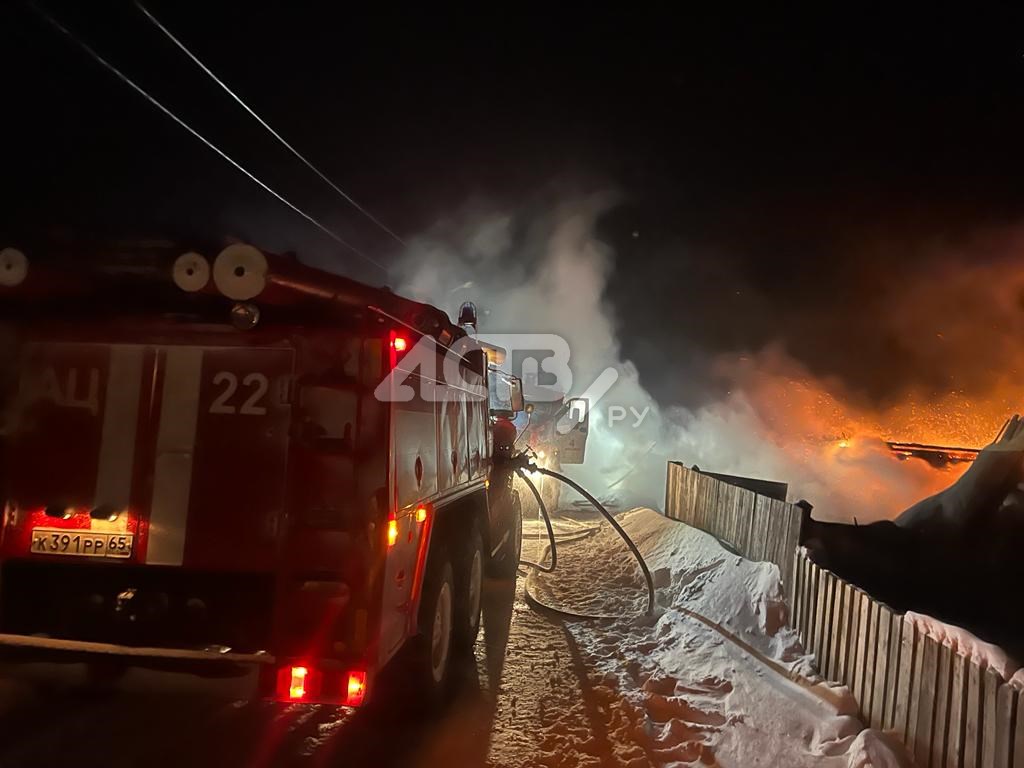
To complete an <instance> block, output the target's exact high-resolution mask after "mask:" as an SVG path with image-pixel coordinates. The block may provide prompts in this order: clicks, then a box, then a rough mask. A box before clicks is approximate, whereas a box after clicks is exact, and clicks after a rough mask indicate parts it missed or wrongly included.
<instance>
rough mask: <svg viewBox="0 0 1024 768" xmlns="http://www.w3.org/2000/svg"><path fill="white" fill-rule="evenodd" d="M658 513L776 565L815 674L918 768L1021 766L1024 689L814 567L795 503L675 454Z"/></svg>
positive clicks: (1023, 765)
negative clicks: (894, 738)
mask: <svg viewBox="0 0 1024 768" xmlns="http://www.w3.org/2000/svg"><path fill="white" fill-rule="evenodd" d="M665 514H666V515H668V516H669V517H672V518H674V519H676V520H681V521H683V522H685V523H687V524H689V525H692V526H694V527H696V528H700V529H702V530H704V531H707V532H708V533H711V534H712V535H714V536H716V537H717V538H719V539H720V540H721V541H723V542H724V543H726V544H727V545H728V546H730V547H732V548H733V549H735V550H736V551H737V552H738V553H739V554H741V555H743V556H744V557H746V558H748V559H751V560H761V561H769V562H773V563H775V564H776V565H778V566H779V570H780V571H781V573H782V580H783V585H784V587H785V589H786V592H787V594H788V595H789V599H790V623H791V625H792V626H793V627H794V628H795V629H796V630H797V632H798V633H799V636H800V640H801V642H802V643H803V646H804V648H805V649H806V650H807V651H808V652H810V653H813V654H814V656H815V658H816V660H817V664H818V669H819V672H820V673H821V675H822V677H824V678H825V679H827V680H831V681H836V682H841V683H843V684H845V685H846V686H848V687H849V689H850V691H851V692H852V693H853V695H854V696H855V698H856V699H857V702H858V706H859V709H860V711H859V715H860V718H861V719H862V720H863V722H864V723H866V724H869V725H871V726H872V727H875V728H881V729H884V730H888V731H893V732H895V733H896V734H897V735H898V736H899V738H900V739H901V740H902V741H903V743H904V745H905V746H906V747H907V750H908V752H909V753H910V754H911V755H912V756H913V759H914V763H915V765H917V766H918V768H1024V691H1021V690H1020V689H1019V688H1018V687H1017V686H1016V685H1013V684H1010V683H1009V682H1007V681H1006V680H1004V679H1003V678H1002V677H1001V676H1000V675H999V674H998V673H997V672H996V671H995V670H994V669H991V668H989V667H988V666H987V665H986V664H985V662H984V661H983V660H974V659H972V658H970V657H969V656H967V655H965V654H963V653H961V652H960V651H959V649H958V648H957V647H956V646H955V643H952V644H950V643H949V642H947V643H943V642H940V641H938V640H936V639H935V638H933V637H932V636H931V635H929V634H928V633H927V632H925V631H924V630H923V629H922V628H921V627H919V626H918V625H917V624H915V623H914V622H912V621H910V620H908V619H906V618H905V617H904V616H903V615H902V614H900V613H897V612H895V611H893V610H892V609H891V608H889V606H887V605H885V604H884V603H880V602H878V601H877V600H874V599H873V598H871V597H870V596H869V595H868V594H867V593H865V592H864V591H863V590H861V589H859V588H858V587H856V586H854V585H853V584H850V583H848V582H846V581H844V580H843V579H841V578H839V577H838V576H836V575H835V574H834V573H832V572H830V571H828V570H825V569H824V568H821V567H819V566H817V565H815V564H814V563H813V562H812V561H811V560H810V559H809V558H808V557H807V556H806V555H805V554H804V552H803V550H801V549H800V547H799V540H800V524H801V519H802V517H801V510H800V509H799V508H798V507H796V506H794V505H792V504H786V503H783V502H779V501H776V500H773V499H767V498H766V497H763V496H759V495H758V494H755V493H752V492H751V491H748V490H746V489H743V488H739V487H737V486H733V485H729V484H728V483H724V482H721V481H719V480H716V479H715V478H712V477H709V476H708V475H703V474H701V473H700V472H697V471H694V470H690V469H687V468H686V467H684V466H683V465H681V464H679V463H677V462H670V463H669V466H668V480H667V483H666V494H665Z"/></svg>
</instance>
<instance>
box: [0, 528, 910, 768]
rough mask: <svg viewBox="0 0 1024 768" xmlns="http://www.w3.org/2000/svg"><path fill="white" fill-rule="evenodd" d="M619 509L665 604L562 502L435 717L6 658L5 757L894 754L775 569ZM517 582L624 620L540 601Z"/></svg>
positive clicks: (728, 758)
mask: <svg viewBox="0 0 1024 768" xmlns="http://www.w3.org/2000/svg"><path fill="white" fill-rule="evenodd" d="M621 520H622V521H623V524H624V525H625V526H626V528H627V529H628V530H629V532H630V534H631V536H632V537H633V538H634V539H635V540H636V542H637V544H638V545H639V547H640V549H641V550H642V551H643V553H644V556H645V559H646V560H647V562H648V563H649V564H650V567H651V569H652V571H653V572H654V574H655V577H656V581H657V584H658V590H657V596H658V611H657V615H656V616H654V617H651V618H646V617H642V616H641V613H642V609H643V603H644V592H643V590H642V589H641V581H640V575H639V571H638V569H637V566H636V564H635V563H634V562H633V560H632V559H631V557H630V555H629V553H628V551H627V550H626V548H625V546H624V545H623V544H622V542H621V541H620V540H619V539H618V538H617V537H616V536H615V534H614V532H613V531H612V530H611V529H610V527H609V526H608V525H607V524H606V523H604V522H600V521H597V520H594V519H583V520H577V521H574V520H572V519H567V518H564V517H563V518H562V519H560V520H559V521H557V526H556V533H557V535H558V536H559V538H562V539H565V541H564V543H563V544H562V545H561V546H560V547H559V564H558V570H557V571H556V572H555V573H554V574H552V575H541V574H536V573H533V574H531V575H529V576H528V577H527V578H525V579H524V578H520V579H519V583H518V585H516V586H515V587H513V585H511V584H507V583H504V584H503V583H499V582H489V583H488V585H487V589H486V591H485V605H484V622H483V632H482V633H481V637H480V640H479V641H478V643H477V646H476V649H475V657H474V658H473V659H467V660H466V661H465V663H464V664H461V665H460V668H459V671H458V674H459V676H460V678H461V687H460V692H459V694H458V696H457V697H456V698H455V700H454V701H453V702H452V703H451V704H450V706H448V707H447V708H446V709H445V710H444V711H439V712H436V713H432V714H433V715H434V716H429V715H428V716H411V717H410V716H396V714H395V713H394V712H392V711H390V710H388V709H377V710H375V709H374V708H369V709H362V710H359V711H358V712H355V713H352V712H350V711H345V710H342V709H339V708H336V707H319V706H312V705H288V706H284V705H279V704H274V703H272V702H265V701H260V700H256V699H248V698H246V697H245V695H244V694H240V693H238V692H237V690H236V688H237V687H238V686H237V685H236V683H241V682H242V681H219V680H200V679H198V678H190V677H188V676H182V675H171V674H170V673H153V672H145V671H141V670H140V671H138V672H137V673H136V672H132V673H130V674H129V675H128V676H126V677H125V678H124V679H122V680H121V681H119V683H118V684H117V686H116V689H114V690H99V691H91V690H78V689H75V688H69V687H68V685H67V684H68V683H69V679H68V677H69V670H65V669H63V668H61V669H59V670H56V671H55V674H56V675H57V676H58V677H59V678H60V680H59V681H53V683H52V684H51V683H48V684H46V685H42V686H39V685H28V684H26V683H24V682H23V681H20V680H18V679H16V678H15V677H14V676H13V671H12V676H11V678H10V679H7V680H0V766H3V767H4V768H37V767H38V768H51V766H55V765H75V766H77V768H86V766H93V765H95V766H97V767H98V766H103V768H122V767H123V768H135V767H136V766H145V768H155V767H157V766H161V767H162V766H167V767H168V768H172V767H173V768H178V767H179V766H183V765H187V766H190V767H191V768H225V767H226V766H235V765H239V766H241V765H245V766H258V767H259V768H298V767H299V766H302V767H303V768H305V767H306V766H309V767H310V768H313V767H315V768H319V767H320V766H324V767H325V768H330V767H333V766H345V767H346V768H351V766H372V767H373V768H386V767H387V766H396V768H397V766H401V767H402V768H449V766H460V768H461V767H462V766H465V768H475V767H476V766H489V767H490V768H540V767H543V768H654V767H655V766H671V767H672V768H676V767H679V766H716V765H717V766H723V767H728V766H733V767H735V768H757V766H772V767H773V768H776V767H777V768H801V767H802V766H812V765H813V766H818V765H821V766H826V767H831V768H845V767H846V766H855V767H856V768H867V766H874V767H875V768H889V766H895V765H900V763H899V761H897V759H896V757H895V752H894V751H892V750H891V749H890V748H889V746H888V745H887V744H886V742H885V740H884V739H883V737H881V735H880V734H877V733H875V732H872V731H865V730H863V729H862V727H861V725H860V723H859V722H858V721H857V720H856V719H855V718H854V717H851V716H850V715H849V713H850V712H852V711H854V709H855V706H854V703H853V702H852V700H851V699H850V697H849V695H848V694H847V693H846V691H845V689H841V688H830V687H828V686H827V685H825V684H823V683H821V682H820V681H817V680H815V679H813V678H808V677H805V676H806V675H809V674H811V670H810V666H809V664H808V660H807V658H806V657H805V656H804V655H803V652H802V650H801V649H800V647H799V645H798V643H797V642H796V638H795V637H794V635H793V633H792V631H791V630H789V629H788V628H786V627H785V625H784V621H785V609H784V607H783V603H782V599H781V594H780V589H779V580H778V572H777V569H776V568H775V567H774V566H772V565H769V564H765V563H751V562H748V561H745V560H741V559H739V558H737V557H736V556H735V555H732V554H729V553H728V552H727V551H725V550H724V549H722V548H721V547H720V546H719V545H718V543H717V542H716V541H715V540H714V539H713V538H711V537H710V536H707V535H706V534H704V533H701V532H700V531H698V530H696V529H693V528H689V527H687V526H685V525H683V524H682V523H677V522H674V521H671V520H667V519H665V518H664V517H662V516H661V515H660V514H658V513H656V512H653V511H650V510H637V511H633V512H628V513H626V514H624V515H623V516H622V517H621ZM595 526H596V527H597V532H596V533H595V534H594V535H590V536H586V537H584V538H580V537H581V535H584V534H586V533H587V532H588V531H590V532H591V533H593V529H594V528H595ZM526 533H527V535H528V536H529V537H530V538H528V539H527V541H526V542H525V543H524V556H525V557H527V558H529V559H534V560H536V559H540V558H541V557H542V555H543V554H544V553H543V545H544V538H543V537H542V534H543V527H542V526H541V525H539V524H538V523H537V521H530V522H529V524H528V526H527V530H526ZM569 540H572V541H569ZM524 587H528V588H529V590H530V592H531V594H533V595H534V596H536V597H537V598H539V599H541V600H543V601H545V602H547V603H553V604H557V605H560V606H562V607H565V608H568V609H573V610H577V611H583V612H591V613H601V614H609V615H614V616H618V617H621V618H617V619H615V620H610V621H609V620H605V621H597V622H595V621H571V620H567V619H565V618H563V617H560V616H558V615H553V614H550V613H546V612H543V611H538V610H534V609H533V608H531V607H530V606H529V605H528V604H527V603H526V601H525V600H524V599H523V596H524ZM80 671H81V670H80ZM2 676H3V675H2V674H0V677H2ZM58 683H59V684H58ZM215 689H216V690H215Z"/></svg>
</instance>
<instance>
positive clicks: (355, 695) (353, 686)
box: [345, 672, 366, 707]
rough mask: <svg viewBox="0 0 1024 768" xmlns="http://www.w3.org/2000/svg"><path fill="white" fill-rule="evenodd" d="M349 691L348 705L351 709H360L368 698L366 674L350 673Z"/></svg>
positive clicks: (346, 699) (346, 701) (346, 700)
mask: <svg viewBox="0 0 1024 768" xmlns="http://www.w3.org/2000/svg"><path fill="white" fill-rule="evenodd" d="M347 691H348V695H347V697H346V698H345V703H346V704H348V705H349V706H350V707H358V706H359V705H360V704H362V703H363V699H364V698H366V673H365V672H349V673H348V686H347Z"/></svg>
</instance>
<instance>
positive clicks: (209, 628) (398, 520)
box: [0, 245, 522, 706]
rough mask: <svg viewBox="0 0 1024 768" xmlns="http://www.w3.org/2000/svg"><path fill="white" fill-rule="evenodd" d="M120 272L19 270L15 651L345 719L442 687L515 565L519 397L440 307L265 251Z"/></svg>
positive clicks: (8, 520) (20, 262)
mask: <svg viewBox="0 0 1024 768" xmlns="http://www.w3.org/2000/svg"><path fill="white" fill-rule="evenodd" d="M179 253H180V252H179ZM124 256H125V257H124V258H120V257H119V255H118V254H115V255H114V256H110V255H109V254H108V255H107V256H104V257H102V258H99V259H96V258H81V257H79V256H78V255H76V258H75V259H74V260H67V261H65V262H63V263H52V262H51V263H47V262H46V261H45V260H40V261H39V263H38V264H36V263H35V260H33V261H32V262H30V261H29V260H28V259H27V258H26V257H25V256H24V255H23V254H21V253H20V252H19V251H14V250H12V249H7V250H5V251H3V252H2V253H0V356H2V358H3V359H2V360H0V371H2V377H3V380H2V381H0V397H2V399H3V404H4V406H3V411H2V422H0V439H2V445H0V448H2V462H0V492H2V499H3V502H4V513H3V514H4V516H3V525H2V530H0V646H3V647H5V648H6V649H7V650H8V651H11V649H13V650H14V652H18V653H27V654H29V656H30V657H31V658H39V657H41V656H46V657H52V658H56V659H68V660H70V659H74V660H83V659H84V660H86V661H94V660H103V659H108V660H109V659H115V660H118V661H119V662H125V661H127V662H131V663H138V664H145V665H150V664H161V665H163V664H168V663H172V664H188V665H190V667H193V668H202V666H203V665H216V664H220V665H223V664H225V663H229V664H242V665H245V664H253V665H258V667H259V669H260V670H261V673H260V675H259V678H260V680H261V686H262V688H263V692H264V693H265V694H266V695H270V696H275V697H277V698H280V699H284V700H292V701H316V702H329V703H338V704H344V705H351V706H356V705H359V704H361V703H363V702H364V700H365V699H366V697H367V696H368V695H369V694H370V692H371V691H372V690H373V689H374V682H375V679H377V677H378V675H379V674H380V673H381V671H382V670H383V669H384V667H385V666H386V665H388V664H389V662H391V661H392V659H394V658H395V657H396V656H401V657H404V658H405V659H406V661H407V662H408V667H407V669H408V674H409V675H411V676H412V677H413V678H414V680H413V682H415V683H416V684H417V686H418V687H419V689H420V690H421V691H423V692H424V693H425V694H427V695H437V694H438V693H440V692H442V691H443V690H444V689H445V688H446V686H447V684H448V675H449V668H450V664H451V660H452V657H453V655H455V654H456V653H458V652H459V651H460V650H466V649H469V648H471V646H472V644H473V641H474V639H475V637H476V634H477V631H478V629H479V624H480V605H481V589H482V579H483V575H484V573H485V571H486V570H488V569H489V570H490V571H491V572H492V573H493V574H494V575H497V576H499V577H504V578H510V577H514V575H515V569H516V566H517V564H518V552H519V543H520V536H521V530H520V527H521V512H520V509H519V503H518V497H517V495H516V494H515V492H514V491H513V490H512V485H511V481H510V479H509V475H508V473H507V472H506V471H505V470H504V469H503V468H502V467H501V466H500V463H495V462H494V461H492V456H491V454H492V435H491V426H492V420H493V418H494V417H495V415H499V416H501V417H502V418H511V417H513V416H514V415H515V413H516V411H517V410H518V409H520V408H521V407H522V405H521V395H520V394H519V388H518V387H519V384H518V380H516V379H514V377H509V376H505V375H504V374H502V373H500V372H495V371H492V372H491V373H490V375H488V368H487V364H486V358H485V355H484V354H483V353H482V352H478V351H476V350H473V349H472V345H466V344H465V342H466V341H467V337H466V333H465V331H464V330H463V329H462V328H460V327H459V326H456V325H453V324H452V323H451V322H450V321H449V319H448V317H447V315H445V314H444V313H443V312H441V311H440V310H437V309H435V308H433V307H430V306H428V305H424V304H419V303H416V302H412V301H408V300H406V299H402V298H400V297H398V296H395V295H394V294H392V293H390V292H389V291H387V290H386V289H375V288H370V287H368V286H365V285H362V284H360V283H357V282H354V281H351V280H348V279H346V278H342V277H339V276H336V275H332V274H328V273H325V272H321V271H319V270H314V269H311V268H308V267H305V266H303V265H301V264H299V263H298V262H296V261H294V260H292V259H287V258H283V257H274V256H267V255H265V254H262V253H261V252H259V251H257V250H256V249H255V248H252V247H251V246H245V245H232V246H229V247H228V248H226V249H224V250H223V251H222V252H221V253H220V254H219V255H218V257H217V258H216V259H215V260H214V261H213V263H212V264H211V263H210V262H209V261H207V260H206V259H205V258H203V257H202V256H200V255H198V254H196V253H188V254H185V255H183V256H180V257H178V258H174V256H173V254H170V255H169V254H167V253H166V252H165V251H164V250H162V249H156V250H152V249H151V250H146V251H145V252H144V253H142V252H131V253H128V254H124ZM460 345H462V346H461V347H460ZM425 348H426V349H428V350H430V354H429V355H428V357H431V358H432V359H433V361H434V363H436V364H435V365H424V364H423V362H424V357H423V354H422V350H423V349H425ZM414 350H416V351H417V352H416V354H417V355H418V359H417V361H416V363H415V367H413V363H412V362H411V361H412V358H413V357H414V355H413V351H414ZM453 350H462V351H458V352H456V351H453ZM407 361H408V362H407ZM445 361H447V362H448V364H449V365H448V371H449V373H450V371H452V370H454V371H455V372H457V374H458V375H457V376H454V377H453V376H452V375H444V374H443V373H442V371H444V370H445V367H444V363H445ZM452 361H454V363H452ZM495 377H498V378H499V379H500V384H501V386H494V385H493V380H494V378H495ZM489 378H490V379H491V381H489ZM498 393H500V394H498ZM403 669H406V667H403Z"/></svg>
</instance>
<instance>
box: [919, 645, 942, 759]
mask: <svg viewBox="0 0 1024 768" xmlns="http://www.w3.org/2000/svg"><path fill="white" fill-rule="evenodd" d="M920 647H921V667H920V668H921V672H920V676H919V678H918V687H917V691H918V693H917V696H916V701H917V707H916V710H917V711H916V712H915V715H916V720H917V725H916V726H915V728H914V740H913V745H914V759H915V760H916V761H917V764H918V765H925V766H927V765H928V761H929V759H930V758H931V754H932V736H933V730H932V728H933V726H934V724H935V701H936V699H937V698H938V696H937V686H938V681H939V675H938V671H939V666H938V665H939V643H938V641H937V640H935V639H934V638H933V637H930V636H929V635H924V634H923V635H922V636H921V644H920Z"/></svg>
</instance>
